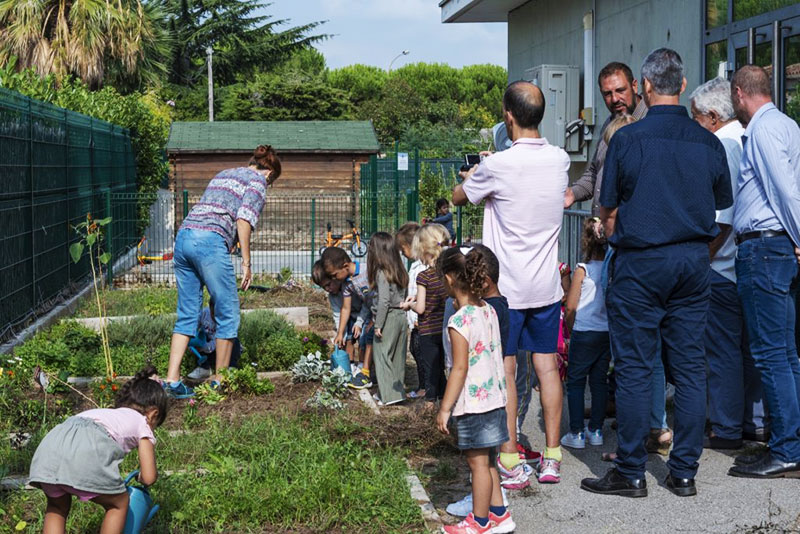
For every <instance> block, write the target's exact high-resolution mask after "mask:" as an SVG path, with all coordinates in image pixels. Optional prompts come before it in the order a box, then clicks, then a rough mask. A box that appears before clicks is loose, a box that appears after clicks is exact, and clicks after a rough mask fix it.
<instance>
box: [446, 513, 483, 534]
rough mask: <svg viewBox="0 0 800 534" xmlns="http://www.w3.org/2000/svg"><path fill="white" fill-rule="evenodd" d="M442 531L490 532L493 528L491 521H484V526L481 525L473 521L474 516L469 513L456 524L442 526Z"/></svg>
mask: <svg viewBox="0 0 800 534" xmlns="http://www.w3.org/2000/svg"><path fill="white" fill-rule="evenodd" d="M442 532H444V534H491V533H492V532H493V530H492V522H491V521H489V522H488V523H486V526H485V527H482V526H480V525H479V524H478V522H477V521H475V516H473V515H472V514H469V515H468V516H467V517H466V518H464V520H463V521H461V522H460V523H458V524H457V525H445V526H443V527H442Z"/></svg>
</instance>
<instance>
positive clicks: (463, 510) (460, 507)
mask: <svg viewBox="0 0 800 534" xmlns="http://www.w3.org/2000/svg"><path fill="white" fill-rule="evenodd" d="M500 491H502V492H503V506H506V507H508V497H506V490H505V488H500ZM445 511H446V512H447V513H448V514H450V515H452V516H455V517H467V516H468V515H469V514H471V513H472V493H467V494H466V495H465V496H464V498H463V499H461V500H460V501H456V502H454V503H450V504H448V505H447V508H445Z"/></svg>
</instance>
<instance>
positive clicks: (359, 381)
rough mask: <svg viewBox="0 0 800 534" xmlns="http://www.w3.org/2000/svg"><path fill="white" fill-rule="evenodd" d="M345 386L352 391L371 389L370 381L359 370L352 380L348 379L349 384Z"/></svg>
mask: <svg viewBox="0 0 800 534" xmlns="http://www.w3.org/2000/svg"><path fill="white" fill-rule="evenodd" d="M347 385H348V386H349V387H351V388H353V389H366V388H371V387H372V380H370V379H369V376H367V375H366V374H364V373H363V372H362V371H361V370H359V371H358V372H357V373H356V374H354V375H353V378H351V379H350V383H349V384H347Z"/></svg>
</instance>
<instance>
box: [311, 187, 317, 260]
mask: <svg viewBox="0 0 800 534" xmlns="http://www.w3.org/2000/svg"><path fill="white" fill-rule="evenodd" d="M316 233H317V199H316V198H312V199H311V267H310V268H311V273H312V274H313V272H314V261H315V260H314V256H315V255H314V249H315V248H316V246H315V243H314V237H315V236H316Z"/></svg>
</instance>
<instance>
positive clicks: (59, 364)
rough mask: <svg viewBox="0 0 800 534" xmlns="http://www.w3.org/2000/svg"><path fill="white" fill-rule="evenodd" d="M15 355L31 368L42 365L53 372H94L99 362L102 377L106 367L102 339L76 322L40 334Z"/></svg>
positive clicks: (15, 350)
mask: <svg viewBox="0 0 800 534" xmlns="http://www.w3.org/2000/svg"><path fill="white" fill-rule="evenodd" d="M14 353H15V354H16V355H17V356H19V357H20V358H22V360H23V361H24V362H25V364H26V365H27V366H28V367H30V368H33V367H35V366H36V365H41V366H42V368H44V369H47V370H49V371H67V372H68V373H70V374H77V373H78V372H83V371H85V370H86V369H92V368H93V367H94V365H95V364H96V363H97V362H99V365H100V367H99V369H101V374H102V369H104V368H105V364H104V363H103V359H102V351H101V341H100V336H99V335H98V334H97V332H95V331H94V330H91V329H89V328H86V327H85V326H82V325H80V324H78V323H77V322H75V321H63V322H61V323H58V324H56V325H55V326H53V327H52V328H50V329H49V330H45V331H42V332H39V333H37V334H36V335H35V336H33V337H32V338H31V339H29V340H28V341H26V342H25V343H24V344H22V345H21V346H19V347H17V348H16V349H14Z"/></svg>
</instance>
